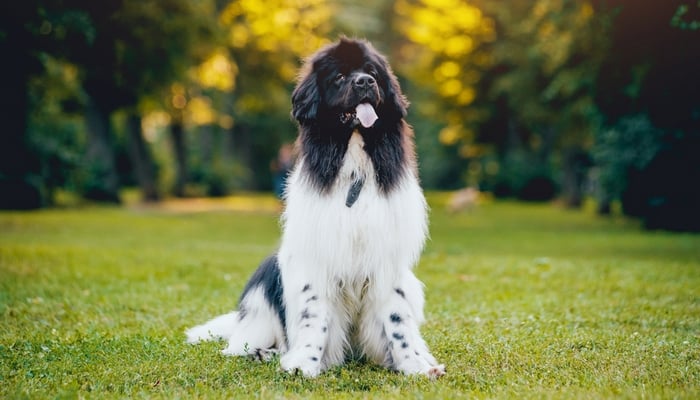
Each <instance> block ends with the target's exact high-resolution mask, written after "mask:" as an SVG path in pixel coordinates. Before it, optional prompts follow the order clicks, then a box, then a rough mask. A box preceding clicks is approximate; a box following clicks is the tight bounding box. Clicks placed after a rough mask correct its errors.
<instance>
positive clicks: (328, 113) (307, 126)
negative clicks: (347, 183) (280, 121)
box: [292, 38, 415, 192]
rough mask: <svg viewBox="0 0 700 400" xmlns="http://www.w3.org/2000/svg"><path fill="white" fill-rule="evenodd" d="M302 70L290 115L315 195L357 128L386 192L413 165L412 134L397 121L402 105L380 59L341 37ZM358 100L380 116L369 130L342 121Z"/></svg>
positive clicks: (366, 47)
mask: <svg viewBox="0 0 700 400" xmlns="http://www.w3.org/2000/svg"><path fill="white" fill-rule="evenodd" d="M306 66H307V70H306V71H303V72H302V78H301V80H300V81H299V84H298V85H297V87H296V89H295V90H294V93H293V94H292V115H293V117H294V118H295V119H296V120H297V121H298V122H299V129H300V141H301V143H300V145H301V152H302V153H304V154H305V155H306V164H305V167H306V168H307V169H308V170H307V173H308V175H309V176H310V177H311V178H312V180H313V183H314V184H315V185H316V186H317V188H318V189H320V190H321V191H328V190H329V189H330V187H331V186H332V185H333V182H335V178H336V176H337V174H338V171H339V170H340V166H341V164H342V162H343V155H344V154H345V151H346V150H347V146H348V139H349V138H350V135H352V133H353V131H354V130H356V129H357V130H358V131H359V132H360V134H361V135H362V138H363V140H364V142H365V151H366V152H367V154H368V155H369V157H370V158H371V160H372V163H373V164H374V168H375V171H376V177H375V178H376V180H377V184H378V185H379V187H380V188H381V190H382V191H384V192H389V191H391V189H392V188H393V187H394V186H395V185H396V184H397V182H398V181H399V180H400V178H401V177H402V175H403V173H404V172H405V171H404V168H405V167H406V166H408V167H412V166H414V164H415V161H414V160H415V156H414V154H413V144H412V131H411V129H410V127H408V126H407V125H406V123H405V122H404V120H403V118H404V117H405V116H406V112H407V108H408V101H407V100H406V98H405V97H404V96H403V94H401V89H400V87H399V83H398V81H397V80H396V77H395V76H394V74H393V73H392V71H391V68H390V67H389V64H388V63H387V61H386V59H384V57H383V56H382V55H380V54H379V53H378V52H377V51H376V50H375V49H374V48H373V47H372V45H371V44H369V43H367V42H364V41H358V40H351V39H346V38H341V39H340V41H339V43H337V44H333V45H331V46H328V47H326V48H325V49H322V50H320V51H319V52H317V53H316V54H315V55H314V56H313V58H312V59H311V60H310V61H309V62H307V63H306ZM366 75H369V76H371V77H372V78H373V83H372V84H370V85H368V86H369V87H368V88H367V90H358V89H357V87H356V85H354V83H355V82H356V80H357V79H361V78H362V77H366ZM363 101H367V102H369V103H370V104H372V106H373V107H374V108H375V110H376V111H377V114H378V115H379V116H380V118H379V120H377V122H376V123H375V124H374V125H373V126H371V127H369V128H365V127H363V126H357V125H356V124H355V123H353V121H352V119H350V120H348V121H344V119H343V118H342V116H343V115H346V114H350V113H352V112H353V110H354V108H355V106H357V104H359V103H361V102H363Z"/></svg>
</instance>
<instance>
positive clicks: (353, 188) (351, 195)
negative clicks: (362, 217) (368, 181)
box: [345, 178, 365, 208]
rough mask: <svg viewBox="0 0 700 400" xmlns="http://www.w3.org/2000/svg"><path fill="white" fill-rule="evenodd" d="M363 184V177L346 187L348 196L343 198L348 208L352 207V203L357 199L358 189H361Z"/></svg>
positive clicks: (358, 195)
mask: <svg viewBox="0 0 700 400" xmlns="http://www.w3.org/2000/svg"><path fill="white" fill-rule="evenodd" d="M364 184H365V180H364V178H360V179H358V180H356V181H354V182H353V183H352V185H350V189H348V197H347V198H346V199H345V205H346V206H348V208H350V207H352V205H353V204H355V202H356V201H357V198H358V197H360V191H361V190H362V186H363V185H364Z"/></svg>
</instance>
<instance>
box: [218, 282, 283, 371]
mask: <svg viewBox="0 0 700 400" xmlns="http://www.w3.org/2000/svg"><path fill="white" fill-rule="evenodd" d="M240 310H241V311H239V313H238V318H237V321H236V326H235V328H234V329H233V331H232V332H231V335H230V336H229V337H228V346H227V347H226V348H225V349H224V350H223V351H222V353H223V354H225V355H231V356H243V355H248V356H252V357H254V358H257V359H260V360H268V359H270V358H271V356H272V355H273V354H275V353H278V352H280V351H285V350H286V340H285V335H284V328H283V327H282V323H281V321H280V320H279V317H278V315H277V312H276V311H275V310H274V309H273V308H272V307H271V306H270V304H269V303H268V302H267V301H266V300H265V295H264V294H263V288H262V287H258V288H256V289H253V290H250V291H249V292H248V293H247V294H246V295H245V297H244V298H243V300H242V301H241V305H240Z"/></svg>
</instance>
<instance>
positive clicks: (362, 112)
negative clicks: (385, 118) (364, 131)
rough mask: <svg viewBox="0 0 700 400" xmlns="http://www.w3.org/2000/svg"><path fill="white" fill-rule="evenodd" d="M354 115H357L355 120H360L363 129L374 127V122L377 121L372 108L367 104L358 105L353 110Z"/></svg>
mask: <svg viewBox="0 0 700 400" xmlns="http://www.w3.org/2000/svg"><path fill="white" fill-rule="evenodd" d="M355 115H357V119H359V120H360V123H361V124H362V126H364V127H365V128H369V127H370V126H372V125H374V121H376V120H378V119H379V117H377V113H376V112H375V111H374V107H372V106H371V105H370V104H367V103H362V104H358V105H357V107H356V108H355Z"/></svg>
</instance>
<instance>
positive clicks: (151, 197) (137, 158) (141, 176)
mask: <svg viewBox="0 0 700 400" xmlns="http://www.w3.org/2000/svg"><path fill="white" fill-rule="evenodd" d="M126 128H127V131H128V135H129V141H128V142H129V155H130V156H131V162H132V163H133V165H134V170H135V172H136V179H137V181H138V182H139V187H140V188H141V198H142V200H143V201H145V202H153V201H158V200H159V199H160V196H159V195H158V188H157V185H156V172H155V165H154V163H153V158H152V157H151V153H150V152H149V151H148V146H147V145H146V141H145V140H144V139H143V131H142V128H141V116H140V115H139V114H138V113H137V112H135V111H133V112H130V113H129V115H128V116H127V121H126Z"/></svg>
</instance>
